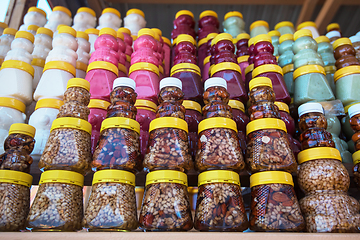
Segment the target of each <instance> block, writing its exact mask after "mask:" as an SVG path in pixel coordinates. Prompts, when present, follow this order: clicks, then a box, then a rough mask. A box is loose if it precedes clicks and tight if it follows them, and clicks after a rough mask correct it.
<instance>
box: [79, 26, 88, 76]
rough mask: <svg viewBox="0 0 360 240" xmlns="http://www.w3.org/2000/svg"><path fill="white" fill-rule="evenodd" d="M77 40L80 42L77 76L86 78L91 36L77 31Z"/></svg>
mask: <svg viewBox="0 0 360 240" xmlns="http://www.w3.org/2000/svg"><path fill="white" fill-rule="evenodd" d="M76 40H77V42H78V49H77V51H76V53H77V55H78V58H77V61H76V77H77V78H85V75H86V69H87V66H88V64H89V59H90V54H89V52H90V43H89V36H88V35H87V33H84V32H79V31H78V32H76Z"/></svg>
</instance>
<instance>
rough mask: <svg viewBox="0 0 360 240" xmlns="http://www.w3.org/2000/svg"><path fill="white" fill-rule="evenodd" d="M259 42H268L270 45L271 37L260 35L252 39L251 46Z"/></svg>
mask: <svg viewBox="0 0 360 240" xmlns="http://www.w3.org/2000/svg"><path fill="white" fill-rule="evenodd" d="M259 42H269V43H272V41H271V37H270V36H269V35H267V34H260V35H257V36H256V37H254V40H253V44H254V45H256V44H257V43H259Z"/></svg>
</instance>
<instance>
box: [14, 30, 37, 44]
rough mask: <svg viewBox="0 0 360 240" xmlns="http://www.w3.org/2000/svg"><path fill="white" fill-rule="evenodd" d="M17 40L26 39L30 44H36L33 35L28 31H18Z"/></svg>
mask: <svg viewBox="0 0 360 240" xmlns="http://www.w3.org/2000/svg"><path fill="white" fill-rule="evenodd" d="M15 38H25V39H27V40H29V41H30V42H32V43H34V35H32V34H31V33H29V32H26V31H18V32H17V33H16V34H15Z"/></svg>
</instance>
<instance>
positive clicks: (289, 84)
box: [282, 64, 294, 97]
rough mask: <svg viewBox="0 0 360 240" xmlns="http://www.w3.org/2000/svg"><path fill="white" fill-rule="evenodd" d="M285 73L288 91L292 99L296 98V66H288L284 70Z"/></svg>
mask: <svg viewBox="0 0 360 240" xmlns="http://www.w3.org/2000/svg"><path fill="white" fill-rule="evenodd" d="M282 70H283V73H284V81H285V84H286V87H287V90H288V92H289V94H290V96H291V97H294V79H293V73H294V64H289V65H286V66H285V67H283V68H282Z"/></svg>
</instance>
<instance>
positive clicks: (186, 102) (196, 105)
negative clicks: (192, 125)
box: [182, 100, 201, 113]
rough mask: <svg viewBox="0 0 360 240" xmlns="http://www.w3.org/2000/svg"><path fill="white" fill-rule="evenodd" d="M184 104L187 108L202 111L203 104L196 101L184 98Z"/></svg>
mask: <svg viewBox="0 0 360 240" xmlns="http://www.w3.org/2000/svg"><path fill="white" fill-rule="evenodd" d="M182 105H183V106H184V107H185V109H190V110H195V111H198V112H199V113H201V105H200V104H199V103H197V102H195V101H190V100H184V101H183V103H182Z"/></svg>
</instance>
